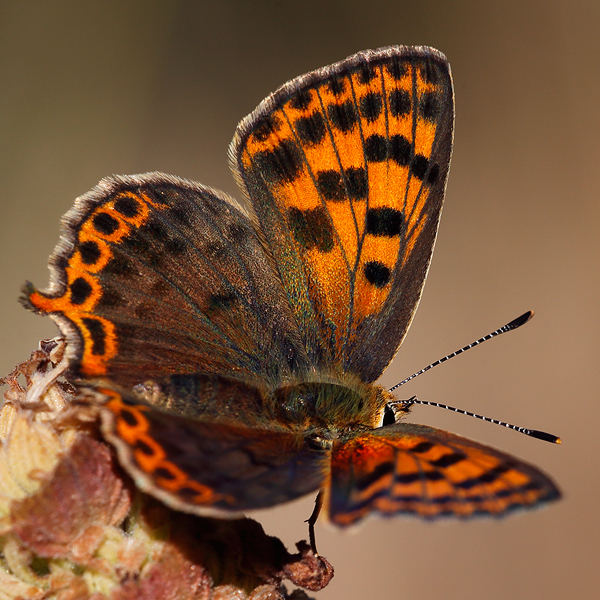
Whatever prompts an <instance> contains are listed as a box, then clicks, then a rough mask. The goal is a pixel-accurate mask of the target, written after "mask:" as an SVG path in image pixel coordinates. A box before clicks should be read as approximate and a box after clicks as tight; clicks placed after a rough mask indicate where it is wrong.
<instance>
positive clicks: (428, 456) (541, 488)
mask: <svg viewBox="0 0 600 600" xmlns="http://www.w3.org/2000/svg"><path fill="white" fill-rule="evenodd" d="M330 477H331V479H330V486H327V487H326V488H325V489H326V499H325V507H326V510H327V512H328V515H329V519H330V520H331V521H332V522H333V523H335V524H336V525H340V526H342V527H344V526H348V525H352V524H354V523H356V522H358V521H359V520H360V519H362V518H363V517H365V516H367V515H368V514H370V513H379V514H381V515H384V516H390V515H394V514H399V513H408V514H415V515H418V516H420V517H423V518H426V519H436V518H439V517H445V516H455V517H459V518H468V517H473V516H477V515H493V516H502V515H504V514H506V513H508V512H511V511H513V510H515V509H518V508H525V507H531V506H534V505H537V504H540V503H543V502H548V501H550V500H555V499H557V498H560V492H559V490H558V489H557V487H556V486H555V485H554V483H553V482H552V481H551V480H550V479H549V478H548V477H547V476H546V475H545V474H544V473H542V472H541V471H540V470H539V469H537V468H536V467H533V466H531V465H528V464H526V463H524V462H523V461H521V460H518V459H516V458H514V457H512V456H510V455H508V454H505V453H504V452H500V451H499V450H495V449H494V448H490V447H489V446H484V445H482V444H479V443H477V442H474V441H471V440H469V439H467V438H464V437H461V436H458V435H454V434H452V433H448V432H447V431H443V430H441V429H434V428H432V427H426V426H424V425H415V424H412V423H411V424H409V423H397V424H393V425H389V426H387V427H382V428H380V429H377V430H374V431H372V432H369V433H364V434H360V435H358V436H356V437H354V438H351V439H349V440H347V441H345V442H338V443H335V444H334V447H333V450H332V455H331V476H330Z"/></svg>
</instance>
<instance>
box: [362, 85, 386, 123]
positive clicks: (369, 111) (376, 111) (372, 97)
mask: <svg viewBox="0 0 600 600" xmlns="http://www.w3.org/2000/svg"><path fill="white" fill-rule="evenodd" d="M358 105H359V109H360V114H361V115H362V116H363V117H364V118H365V119H366V120H367V121H368V122H369V123H372V122H373V121H376V120H377V118H378V117H379V115H380V114H381V109H382V108H383V100H382V99H381V94H378V93H377V92H369V93H368V94H366V95H365V96H363V97H362V98H361V99H360V101H359V104H358Z"/></svg>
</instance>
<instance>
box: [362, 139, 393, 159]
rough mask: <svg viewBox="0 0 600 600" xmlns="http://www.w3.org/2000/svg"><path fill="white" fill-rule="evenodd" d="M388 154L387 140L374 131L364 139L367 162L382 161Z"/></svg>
mask: <svg viewBox="0 0 600 600" xmlns="http://www.w3.org/2000/svg"><path fill="white" fill-rule="evenodd" d="M387 156H388V141H387V139H386V138H384V137H383V136H382V135H379V134H377V133H374V134H373V135H370V136H369V137H368V138H367V139H366V140H365V157H366V159H367V162H383V161H384V160H386V159H387Z"/></svg>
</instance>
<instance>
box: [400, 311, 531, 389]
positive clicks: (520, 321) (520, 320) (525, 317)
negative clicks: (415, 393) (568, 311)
mask: <svg viewBox="0 0 600 600" xmlns="http://www.w3.org/2000/svg"><path fill="white" fill-rule="evenodd" d="M531 317H533V311H532V310H528V311H527V312H526V313H523V314H522V315H521V316H520V317H517V318H516V319H514V320H512V321H511V322H510V323H507V324H506V325H504V327H500V329H496V331H492V333H488V334H487V335H485V336H483V337H482V338H479V339H478V340H475V341H474V342H472V343H471V344H468V345H467V346H465V347H464V348H461V349H460V350H457V351H456V352H453V353H452V354H448V356H444V358H440V360H436V361H435V362H433V363H431V364H430V365H428V366H427V367H425V368H424V369H421V370H420V371H417V372H416V373H413V374H412V375H411V376H410V377H407V378H406V379H404V380H403V381H401V382H400V383H397V384H396V385H395V386H393V387H391V388H390V389H389V391H390V392H393V391H394V390H395V389H398V388H399V387H400V386H401V385H404V384H405V383H407V382H409V381H410V380H411V379H414V378H415V377H418V376H419V375H423V373H426V372H427V371H429V369H433V367H437V366H438V365H441V364H442V363H445V362H446V361H447V360H450V359H451V358H454V357H455V356H458V355H459V354H462V353H463V352H466V351H467V350H470V349H471V348H474V347H475V346H479V344H482V343H483V342H487V341H488V340H491V339H492V338H495V337H496V336H498V335H501V334H503V333H506V332H507V331H513V330H514V329H518V328H519V327H521V325H525V323H527V321H529V319H531Z"/></svg>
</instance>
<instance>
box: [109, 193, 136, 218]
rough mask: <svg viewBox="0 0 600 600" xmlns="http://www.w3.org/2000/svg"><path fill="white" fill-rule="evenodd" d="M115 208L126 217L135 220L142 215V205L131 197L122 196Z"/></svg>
mask: <svg viewBox="0 0 600 600" xmlns="http://www.w3.org/2000/svg"><path fill="white" fill-rule="evenodd" d="M113 208H114V209H115V210H116V211H117V212H118V213H120V214H122V215H123V216H124V217H129V218H133V217H135V216H137V215H138V214H139V213H140V204H139V202H138V201H137V200H136V199H135V198H132V197H131V196H121V197H120V198H117V200H115V203H114V205H113Z"/></svg>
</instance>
